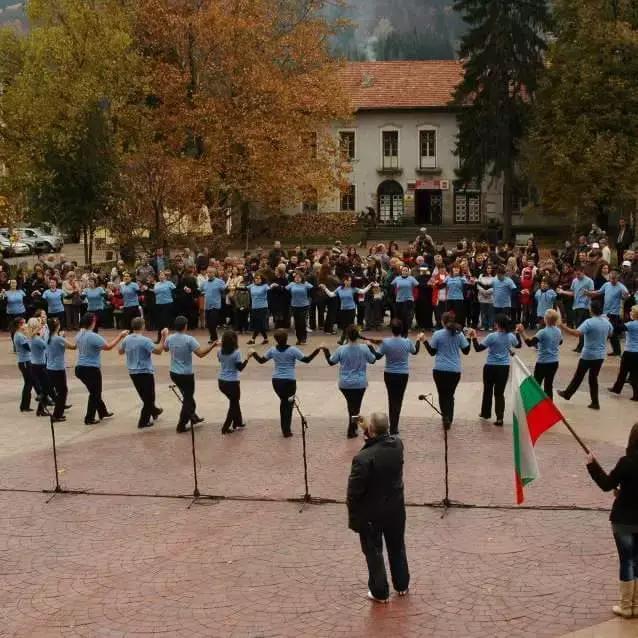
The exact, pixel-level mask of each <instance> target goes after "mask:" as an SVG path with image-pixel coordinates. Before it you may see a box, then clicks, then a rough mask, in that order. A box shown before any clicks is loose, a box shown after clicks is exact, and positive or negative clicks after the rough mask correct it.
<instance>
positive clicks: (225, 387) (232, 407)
mask: <svg viewBox="0 0 638 638" xmlns="http://www.w3.org/2000/svg"><path fill="white" fill-rule="evenodd" d="M218 385H219V390H220V392H221V393H222V394H223V395H224V396H225V397H226V398H227V399H228V402H229V405H228V412H227V413H226V420H225V421H224V426H223V428H222V430H223V431H224V432H228V431H229V430H230V428H231V426H232V427H234V428H240V427H242V425H243V423H244V419H243V417H242V415H241V406H240V404H239V399H240V398H241V391H240V387H239V381H221V380H220V381H219V382H218Z"/></svg>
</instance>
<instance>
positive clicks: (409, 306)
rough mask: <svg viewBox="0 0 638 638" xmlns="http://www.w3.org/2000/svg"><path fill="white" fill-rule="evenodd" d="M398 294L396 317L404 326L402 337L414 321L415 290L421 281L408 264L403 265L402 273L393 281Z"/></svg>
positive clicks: (405, 335)
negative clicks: (412, 273) (413, 274)
mask: <svg viewBox="0 0 638 638" xmlns="http://www.w3.org/2000/svg"><path fill="white" fill-rule="evenodd" d="M391 285H392V287H393V288H394V291H395V294H396V305H395V308H396V318H397V319H400V320H401V325H402V326H403V332H402V333H401V336H402V337H407V336H408V334H409V332H410V329H411V328H412V322H413V321H414V291H415V290H416V289H417V288H418V287H419V282H418V281H417V280H416V279H415V278H414V277H413V276H412V275H411V274H410V269H409V268H408V267H407V266H402V267H401V274H400V275H399V276H398V277H396V278H395V279H394V280H393V281H392V284H391Z"/></svg>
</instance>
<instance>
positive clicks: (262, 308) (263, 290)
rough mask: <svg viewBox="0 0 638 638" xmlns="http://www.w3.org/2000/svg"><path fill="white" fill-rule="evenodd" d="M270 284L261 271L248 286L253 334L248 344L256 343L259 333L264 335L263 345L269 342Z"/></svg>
mask: <svg viewBox="0 0 638 638" xmlns="http://www.w3.org/2000/svg"><path fill="white" fill-rule="evenodd" d="M269 291H270V286H269V285H268V284H267V283H266V282H265V281H264V278H263V276H262V274H261V273H259V272H257V273H255V276H254V277H253V283H252V284H250V286H248V293H249V294H250V329H251V330H252V331H253V336H252V337H251V338H250V341H248V345H254V343H255V339H257V336H258V335H261V336H262V337H263V341H262V342H261V345H262V346H265V345H266V344H267V343H268V292H269Z"/></svg>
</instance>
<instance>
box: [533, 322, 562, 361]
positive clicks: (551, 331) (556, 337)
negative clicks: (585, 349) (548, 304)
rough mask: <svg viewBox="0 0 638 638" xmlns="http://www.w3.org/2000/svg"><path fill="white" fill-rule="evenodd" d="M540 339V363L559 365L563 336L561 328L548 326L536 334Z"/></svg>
mask: <svg viewBox="0 0 638 638" xmlns="http://www.w3.org/2000/svg"><path fill="white" fill-rule="evenodd" d="M536 338H537V339H538V357H537V359H536V360H537V361H538V363H557V362H558V359H559V352H560V344H561V343H563V335H562V333H561V331H560V328H557V327H556V326H546V327H545V328H542V329H541V330H539V331H538V332H537V333H536Z"/></svg>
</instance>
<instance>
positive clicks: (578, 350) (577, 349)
mask: <svg viewBox="0 0 638 638" xmlns="http://www.w3.org/2000/svg"><path fill="white" fill-rule="evenodd" d="M572 352H575V353H576V354H580V353H581V352H582V350H580V349H579V348H574V349H573V350H572Z"/></svg>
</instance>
